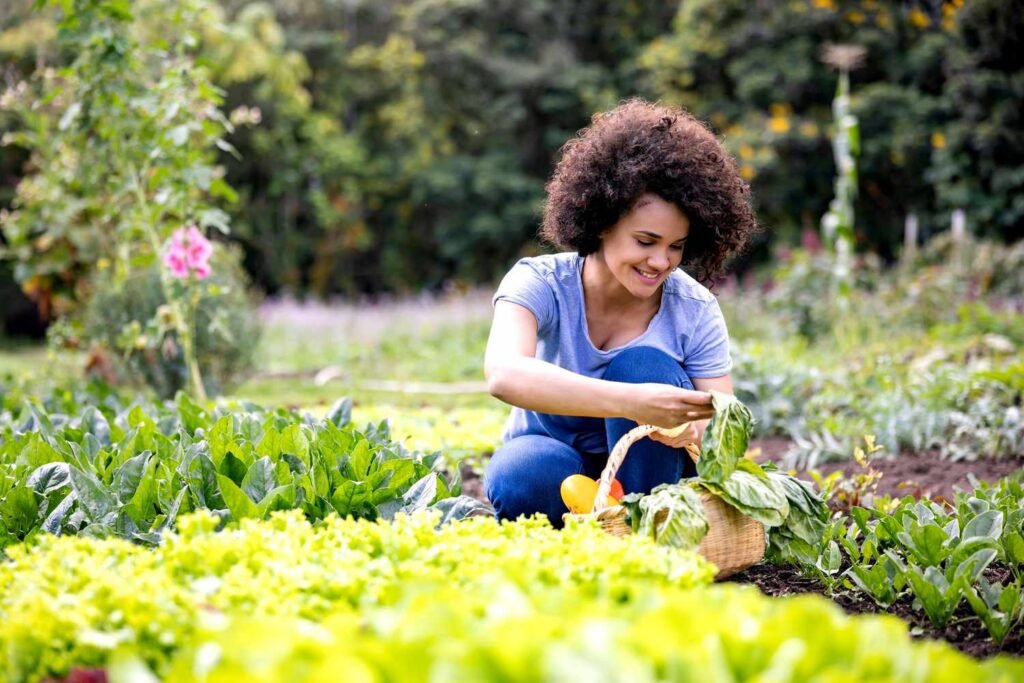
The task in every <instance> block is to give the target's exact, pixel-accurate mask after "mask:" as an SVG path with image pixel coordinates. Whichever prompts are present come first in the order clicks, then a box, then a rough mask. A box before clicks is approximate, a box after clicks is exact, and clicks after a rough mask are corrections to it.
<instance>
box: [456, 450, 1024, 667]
mask: <svg viewBox="0 0 1024 683" xmlns="http://www.w3.org/2000/svg"><path fill="white" fill-rule="evenodd" d="M750 445H751V448H759V449H760V451H761V452H760V454H758V455H757V456H756V458H757V460H758V461H760V462H764V461H772V462H779V461H781V460H782V458H783V456H785V454H786V451H787V450H789V447H790V446H791V445H792V443H791V442H790V441H789V440H788V439H785V438H780V437H771V438H764V439H755V440H754V441H752V442H751V444H750ZM870 467H871V468H873V469H874V470H875V471H877V472H880V473H881V474H882V476H881V477H880V478H879V479H878V481H877V482H876V483H875V487H874V490H873V493H874V494H875V495H879V496H883V495H891V496H905V495H908V494H909V495H912V496H915V497H917V498H921V497H929V498H933V499H939V500H943V499H945V500H951V499H952V498H953V493H954V488H959V489H962V490H970V489H972V488H973V485H972V483H971V478H970V477H969V475H973V477H975V478H977V479H978V480H979V481H988V482H994V481H996V480H997V479H1000V478H1001V477H1004V476H1006V475H1008V474H1011V473H1013V472H1015V471H1017V470H1019V469H1021V468H1022V467H1024V455H1019V456H1016V457H1013V458H1002V459H995V458H979V459H978V460H975V461H971V462H966V461H960V462H953V461H950V460H944V459H943V458H941V457H940V455H939V453H938V451H935V450H931V451H926V452H923V453H910V452H908V453H902V454H900V456H899V457H896V458H886V459H877V460H872V461H871V463H870ZM818 471H819V472H820V473H821V474H822V475H823V476H827V475H829V474H831V473H832V472H835V471H842V472H843V473H844V474H845V475H847V476H855V475H857V474H862V473H864V470H863V468H861V467H860V466H859V465H858V464H857V463H856V462H855V461H854V460H852V459H850V460H846V461H843V462H836V463H828V464H823V465H821V466H820V467H818ZM797 476H800V477H803V478H807V479H810V475H809V474H808V473H807V472H797ZM462 477H463V485H462V490H463V493H465V494H466V495H469V496H473V497H474V498H477V499H479V500H484V501H485V500H487V498H486V496H485V494H484V488H483V479H482V478H481V477H480V475H479V474H478V472H475V471H474V470H473V469H471V468H469V467H463V468H462ZM987 574H988V575H989V577H988V578H989V580H993V581H1001V582H1004V583H1005V582H1006V581H1007V580H1008V579H1009V570H1008V569H1007V568H1006V567H992V568H990V569H989V570H988V572H987ZM729 581H730V582H734V583H748V584H753V585H755V586H757V587H758V588H759V589H760V590H761V592H763V593H765V594H766V595H772V596H780V595H795V594H800V593H816V594H819V595H826V596H827V597H829V598H830V599H831V600H832V601H833V602H835V603H836V604H837V605H839V606H840V607H841V608H842V609H843V610H845V611H846V612H848V613H850V614H862V613H888V614H893V615H895V616H897V617H899V618H901V619H903V620H904V621H905V622H907V624H908V625H909V626H910V634H911V635H912V636H913V637H915V638H928V639H936V640H944V641H946V642H948V643H950V644H951V645H953V647H955V648H957V649H958V650H961V651H962V652H965V653H967V654H969V655H971V656H973V657H990V656H992V655H995V654H999V653H1006V654H1012V655H1015V656H1021V655H1024V628H1020V627H1018V628H1016V629H1015V630H1013V631H1011V632H1010V634H1009V635H1008V636H1007V637H1006V640H1005V641H1003V644H1002V646H1001V647H998V646H996V644H995V643H994V642H993V641H992V639H991V638H989V636H988V632H987V631H986V630H985V627H984V625H983V624H982V623H981V620H980V619H978V618H977V617H976V616H975V615H974V613H973V612H972V611H971V609H970V606H969V605H967V603H966V601H965V602H963V603H961V605H960V607H959V608H958V609H957V611H956V613H955V614H954V615H953V618H952V619H951V620H950V622H949V623H948V624H947V625H946V626H944V627H942V628H937V627H935V626H933V625H932V623H931V622H930V621H929V620H928V617H927V616H926V615H925V613H924V612H923V611H921V610H915V609H914V608H913V606H912V604H911V603H912V599H911V598H909V597H904V598H902V599H901V600H899V601H897V602H896V603H894V604H893V605H891V606H890V607H889V608H887V609H886V608H882V607H879V606H878V605H876V604H875V603H874V602H873V601H872V600H871V599H870V598H869V597H867V596H866V595H864V594H862V593H860V592H859V591H853V590H847V589H840V590H839V591H837V592H836V593H833V594H832V595H827V590H826V588H825V586H824V585H823V584H822V583H821V582H819V581H818V580H817V579H814V578H809V577H807V576H803V575H802V574H801V573H800V572H799V570H798V569H796V568H795V567H789V566H776V565H770V564H766V563H762V564H759V565H756V566H754V567H751V568H750V569H748V570H746V571H744V572H741V573H739V574H736V575H735V576H733V577H731V578H730V579H729Z"/></svg>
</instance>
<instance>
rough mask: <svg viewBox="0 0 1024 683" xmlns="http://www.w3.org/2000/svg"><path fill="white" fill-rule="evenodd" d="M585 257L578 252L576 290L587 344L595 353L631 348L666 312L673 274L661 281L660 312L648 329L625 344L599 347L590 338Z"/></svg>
mask: <svg viewBox="0 0 1024 683" xmlns="http://www.w3.org/2000/svg"><path fill="white" fill-rule="evenodd" d="M583 258H584V257H582V256H580V255H579V254H578V253H577V254H576V290H577V292H578V293H579V297H580V312H579V315H580V325H581V326H582V328H583V337H584V339H586V340H587V344H589V345H590V348H591V349H592V350H593V351H594V353H600V354H605V355H607V354H610V353H615V352H617V351H620V350H622V349H625V348H629V347H630V346H632V345H633V344H636V343H637V342H639V341H640V340H641V339H643V338H644V337H646V336H647V335H649V334H650V333H651V330H653V329H654V325H655V323H657V322H658V321H659V319H660V318H661V316H662V315H664V313H665V290H666V289H668V286H667V285H668V280H669V278H670V277H672V274H671V273H669V277H668V278H665V281H664V282H662V283H661V302H660V303H659V304H658V312H657V313H655V314H654V317H653V318H651V321H650V322H649V323H647V329H646V330H644V331H643V332H641V333H640V334H639V335H637V336H636V337H633V338H632V339H630V340H629V341H628V342H626V343H625V344H620V345H619V346H615V347H612V348H610V349H599V348H597V346H596V345H595V344H594V340H592V339H591V338H590V326H589V325H588V324H587V297H586V293H585V292H584V291H583Z"/></svg>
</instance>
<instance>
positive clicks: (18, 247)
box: [0, 0, 234, 314]
mask: <svg viewBox="0 0 1024 683" xmlns="http://www.w3.org/2000/svg"><path fill="white" fill-rule="evenodd" d="M58 4H60V7H61V18H60V21H59V23H58V29H59V32H58V44H59V46H60V47H61V48H62V50H65V51H66V52H67V53H68V54H70V55H73V56H72V57H71V59H70V60H69V62H68V63H67V64H65V65H61V66H60V67H59V68H52V67H47V68H43V69H40V70H38V71H37V72H36V73H35V74H34V75H33V77H32V80H31V82H30V83H29V84H27V85H25V84H23V85H20V86H18V88H16V89H15V90H14V91H13V94H10V95H9V96H8V99H9V101H10V103H11V105H12V109H13V111H14V112H15V113H16V114H17V115H18V116H19V118H20V120H21V123H22V127H21V128H20V129H18V130H17V131H15V132H14V133H12V134H10V141H11V142H13V143H14V144H16V145H18V146H20V147H22V148H25V149H28V150H30V152H31V154H32V158H31V162H30V163H31V168H33V169H34V170H35V171H36V172H35V173H32V174H29V175H27V176H26V177H24V178H23V179H22V181H21V182H20V183H19V186H18V192H17V197H16V198H15V202H14V207H15V209H16V210H15V211H13V212H10V213H8V214H6V215H5V216H4V217H3V222H2V226H0V227H2V230H3V236H4V240H5V242H6V246H5V248H4V251H3V256H5V257H6V258H10V259H13V260H14V261H15V262H16V270H15V278H16V279H17V280H18V281H19V282H21V283H22V286H23V287H24V288H25V289H26V291H29V292H30V293H31V295H32V296H33V297H34V298H36V299H37V300H41V301H45V302H47V308H48V310H52V311H53V312H54V313H56V314H65V313H69V312H71V311H73V310H74V307H75V304H76V303H77V302H78V301H79V300H81V298H82V297H83V295H84V294H85V291H86V289H85V288H86V284H87V280H88V276H89V275H90V274H91V273H92V272H93V271H94V268H96V267H97V265H101V264H107V265H108V266H109V267H110V268H111V270H112V271H113V272H114V273H115V274H116V275H117V276H120V277H124V276H126V275H127V274H129V273H130V272H131V271H133V270H134V269H135V268H137V267H140V266H145V265H148V264H150V263H153V262H154V260H155V259H156V258H157V256H158V255H159V252H160V248H161V244H162V243H163V241H164V239H166V238H167V237H168V236H169V235H170V233H171V232H172V231H173V230H175V229H176V228H178V227H180V226H181V225H183V224H185V223H187V222H193V221H194V222H197V223H199V224H200V225H201V226H202V227H207V226H212V227H215V228H218V229H222V230H226V229H227V223H226V216H225V214H224V213H223V212H222V211H220V210H218V209H216V208H215V207H214V205H213V201H215V200H217V199H230V198H232V197H233V195H234V193H233V191H232V190H231V189H230V187H229V186H228V185H227V184H226V183H225V182H224V180H223V178H222V177H221V176H222V173H221V172H220V170H219V169H218V167H217V166H216V159H215V152H216V150H217V148H218V147H220V148H223V149H225V150H232V151H233V149H232V148H231V147H230V145H228V144H227V142H226V141H225V140H224V135H225V134H226V132H227V131H228V130H229V129H230V128H231V125H230V124H229V123H228V121H227V120H226V119H225V118H224V117H223V115H222V114H221V113H220V111H219V109H218V107H219V105H220V104H221V100H222V95H221V93H220V91H219V90H218V89H217V88H216V87H215V86H214V85H213V84H212V83H211V82H210V80H209V77H208V73H207V71H206V69H205V68H204V67H202V66H200V65H198V64H197V63H196V61H195V57H194V51H195V47H196V36H195V30H196V26H197V25H198V24H199V23H200V22H201V21H203V20H204V18H205V17H206V14H205V13H206V11H207V10H206V5H205V3H204V2H203V0H188V1H187V2H184V3H182V2H168V1H166V0H147V2H145V3H143V4H136V5H135V6H134V10H135V11H136V12H138V15H139V16H141V17H144V21H143V23H141V24H139V23H134V24H133V18H134V17H133V14H132V9H133V8H132V7H130V6H129V4H128V3H126V2H100V1H99V0H89V1H85V0H83V1H81V2H76V3H74V4H73V5H72V4H69V3H58Z"/></svg>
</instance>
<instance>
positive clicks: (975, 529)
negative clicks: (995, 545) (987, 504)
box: [961, 510, 1003, 540]
mask: <svg viewBox="0 0 1024 683" xmlns="http://www.w3.org/2000/svg"><path fill="white" fill-rule="evenodd" d="M1002 531H1003V513H1002V512H1000V511H999V510H989V511H987V512H983V513H981V514H980V515H978V516H977V517H975V518H974V519H972V520H971V521H970V522H968V523H967V526H965V527H964V530H963V533H962V534H961V537H962V538H963V539H964V540H967V539H969V538H978V537H981V536H987V537H989V538H993V539H996V540H998V539H999V535H1000V534H1001V533H1002Z"/></svg>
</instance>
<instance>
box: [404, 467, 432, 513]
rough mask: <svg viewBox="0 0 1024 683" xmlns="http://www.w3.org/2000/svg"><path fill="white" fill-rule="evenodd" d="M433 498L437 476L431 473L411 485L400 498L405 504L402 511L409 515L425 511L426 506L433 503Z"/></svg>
mask: <svg viewBox="0 0 1024 683" xmlns="http://www.w3.org/2000/svg"><path fill="white" fill-rule="evenodd" d="M435 496H437V475H436V474H434V473H433V472H431V473H430V474H428V475H426V476H425V477H422V478H421V479H420V480H419V481H417V482H416V483H415V484H413V485H412V486H411V487H410V488H409V490H408V491H406V492H405V495H404V496H402V500H403V501H404V503H405V506H404V507H403V508H402V511H403V512H405V513H411V512H414V511H416V510H423V509H426V507H427V506H428V505H430V504H431V503H433V502H434V498H435Z"/></svg>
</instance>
